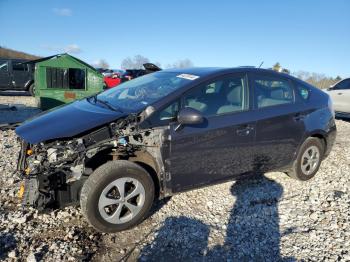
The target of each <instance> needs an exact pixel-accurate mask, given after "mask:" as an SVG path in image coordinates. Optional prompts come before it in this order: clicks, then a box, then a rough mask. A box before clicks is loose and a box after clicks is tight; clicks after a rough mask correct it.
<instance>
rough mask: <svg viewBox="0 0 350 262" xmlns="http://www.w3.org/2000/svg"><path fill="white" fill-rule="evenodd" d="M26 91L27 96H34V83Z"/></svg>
mask: <svg viewBox="0 0 350 262" xmlns="http://www.w3.org/2000/svg"><path fill="white" fill-rule="evenodd" d="M28 91H29V94H30V95H31V96H35V85H34V83H33V84H31V85H30V86H29V88H28Z"/></svg>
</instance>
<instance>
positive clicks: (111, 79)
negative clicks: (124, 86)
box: [103, 73, 122, 89]
mask: <svg viewBox="0 0 350 262" xmlns="http://www.w3.org/2000/svg"><path fill="white" fill-rule="evenodd" d="M103 81H104V82H105V84H106V88H107V89H108V88H112V87H115V86H117V85H119V84H120V83H121V82H122V74H121V73H111V74H107V75H105V76H104V77H103Z"/></svg>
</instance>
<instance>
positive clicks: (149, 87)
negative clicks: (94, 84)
mask: <svg viewBox="0 0 350 262" xmlns="http://www.w3.org/2000/svg"><path fill="white" fill-rule="evenodd" d="M178 75H179V73H173V72H156V73H153V74H148V75H145V76H141V77H138V78H136V79H133V80H130V81H128V82H125V83H123V84H121V85H119V86H117V87H115V88H112V89H109V90H107V91H105V92H102V93H101V94H99V95H98V96H97V99H98V100H103V101H106V102H108V103H109V104H111V105H112V106H114V107H118V108H120V109H122V110H127V111H129V110H131V111H137V110H140V109H143V108H145V107H147V106H148V105H150V104H152V103H153V102H155V101H158V100H160V99H161V98H163V97H165V96H167V95H168V94H170V93H172V92H174V91H175V90H177V89H179V88H181V87H182V86H184V85H185V84H187V83H189V82H190V81H191V80H188V79H185V78H181V77H178Z"/></svg>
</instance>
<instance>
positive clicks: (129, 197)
mask: <svg viewBox="0 0 350 262" xmlns="http://www.w3.org/2000/svg"><path fill="white" fill-rule="evenodd" d="M153 200H154V183H153V180H152V178H151V177H150V175H149V174H148V172H147V171H146V170H145V169H143V168H142V167H140V166H139V165H137V164H135V163H132V162H130V161H125V160H118V161H111V162H107V163H105V164H103V165H102V166H100V167H99V168H97V169H96V170H95V171H94V173H93V174H91V175H90V177H89V178H88V179H87V181H86V182H85V184H84V186H83V188H82V191H81V195H80V206H81V209H82V213H83V214H84V216H85V218H86V219H87V220H88V222H89V223H90V224H91V225H92V226H93V227H94V228H95V229H97V230H98V231H100V232H106V233H112V232H118V231H122V230H125V229H128V228H130V227H133V226H135V225H137V224H138V223H140V222H141V221H142V220H144V219H145V218H146V216H147V214H148V212H149V210H150V208H151V207H152V203H153Z"/></svg>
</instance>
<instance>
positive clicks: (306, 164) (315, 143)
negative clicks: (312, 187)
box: [287, 137, 325, 181]
mask: <svg viewBox="0 0 350 262" xmlns="http://www.w3.org/2000/svg"><path fill="white" fill-rule="evenodd" d="M324 152H325V145H324V142H323V141H321V140H320V139H319V138H316V137H309V138H307V139H306V140H305V142H304V143H303V144H302V145H301V147H300V150H299V153H298V156H297V158H296V160H295V161H294V163H293V167H292V169H291V171H289V172H287V174H288V175H289V176H290V177H292V178H294V179H297V180H300V181H306V180H309V179H311V178H313V177H314V176H315V175H316V173H317V171H318V169H319V167H320V165H321V162H322V160H323V156H324Z"/></svg>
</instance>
